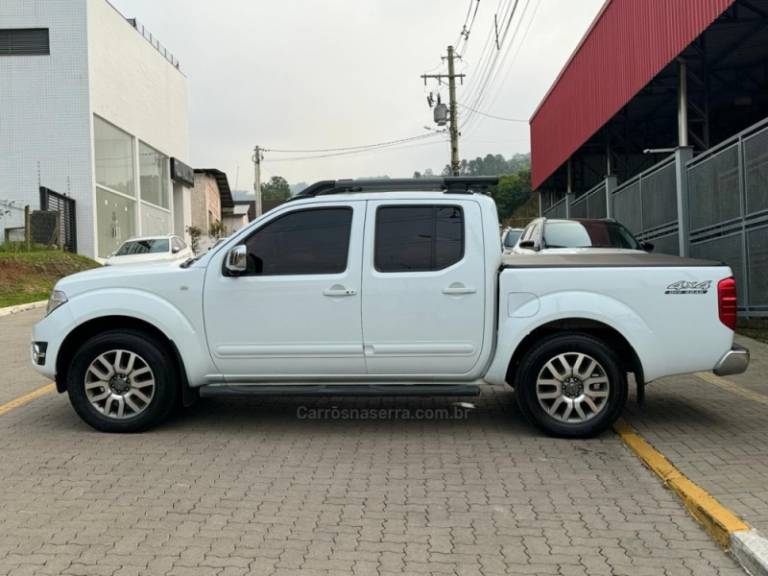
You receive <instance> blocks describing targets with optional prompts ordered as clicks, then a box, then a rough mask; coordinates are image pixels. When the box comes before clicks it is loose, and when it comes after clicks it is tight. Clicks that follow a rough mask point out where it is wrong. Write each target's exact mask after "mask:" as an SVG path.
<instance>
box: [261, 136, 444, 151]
mask: <svg viewBox="0 0 768 576" xmlns="http://www.w3.org/2000/svg"><path fill="white" fill-rule="evenodd" d="M431 136H434V134H418V135H416V136H408V137H407V138H398V139H397V140H386V141H384V142H377V143H375V144H361V145H359V146H344V147H340V148H309V149H304V150H298V149H295V150H290V149H285V148H283V149H278V148H262V149H261V150H262V152H273V153H276V154H314V153H315V152H346V151H353V150H365V149H368V148H378V147H380V146H391V145H393V144H400V143H401V142H410V141H413V140H422V139H424V138H429V137H431Z"/></svg>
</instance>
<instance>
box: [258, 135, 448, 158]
mask: <svg viewBox="0 0 768 576" xmlns="http://www.w3.org/2000/svg"><path fill="white" fill-rule="evenodd" d="M441 134H442V133H441ZM447 142H449V140H438V141H434V142H417V143H412V144H400V145H390V146H382V147H379V148H366V149H362V150H351V151H346V152H332V153H328V154H317V155H312V156H291V157H289V158H274V159H272V158H270V159H269V162H298V161H304V160H319V159H321V158H334V157H339V156H352V155H355V154H365V153H367V152H385V151H390V150H402V149H404V148H418V147H420V146H434V145H435V144H445V143H447Z"/></svg>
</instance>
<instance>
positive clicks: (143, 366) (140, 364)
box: [85, 350, 157, 420]
mask: <svg viewBox="0 0 768 576" xmlns="http://www.w3.org/2000/svg"><path fill="white" fill-rule="evenodd" d="M156 387H157V386H156V384H155V375H154V373H153V372H152V369H151V368H150V367H149V364H147V361H146V360H144V358H142V357H141V356H139V355H138V354H136V353H135V352H132V351H130V350H109V351H108V352H104V353H102V354H99V355H98V356H97V357H96V358H95V359H94V360H93V362H91V364H90V365H89V366H88V369H87V370H86V371H85V394H86V397H87V398H88V401H89V402H90V404H91V406H93V407H94V408H95V409H96V410H98V411H99V412H100V413H101V414H103V415H104V416H107V417H108V418H114V419H116V420H125V419H127V418H133V417H135V416H138V415H139V414H141V413H142V412H144V411H145V410H146V409H147V408H148V407H149V405H150V403H151V402H152V399H153V398H154V397H155V390H156Z"/></svg>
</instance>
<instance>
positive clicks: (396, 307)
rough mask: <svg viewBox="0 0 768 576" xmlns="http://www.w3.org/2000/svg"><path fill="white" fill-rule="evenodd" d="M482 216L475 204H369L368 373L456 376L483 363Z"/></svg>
mask: <svg viewBox="0 0 768 576" xmlns="http://www.w3.org/2000/svg"><path fill="white" fill-rule="evenodd" d="M480 214H481V211H480V206H479V205H478V204H477V202H475V201H472V200H458V201H457V200H452V199H446V200H442V199H440V200H435V201H431V202H426V201H400V200H398V201H397V202H393V201H386V200H377V201H369V202H368V208H367V216H366V230H365V250H364V256H363V271H362V284H363V308H362V309H363V349H364V352H365V359H366V365H367V369H368V374H369V375H374V376H375V375H388V374H399V375H409V374H410V375H413V376H414V377H417V378H418V377H423V376H424V375H430V376H440V375H446V376H452V375H453V376H455V375H460V374H464V373H467V372H469V371H471V369H472V368H473V366H474V365H475V364H476V363H477V361H478V358H479V355H480V352H481V350H482V348H483V329H484V322H485V306H486V302H485V252H484V246H483V233H482V219H481V217H480ZM470 223H472V225H471V226H470V225H469V224H470Z"/></svg>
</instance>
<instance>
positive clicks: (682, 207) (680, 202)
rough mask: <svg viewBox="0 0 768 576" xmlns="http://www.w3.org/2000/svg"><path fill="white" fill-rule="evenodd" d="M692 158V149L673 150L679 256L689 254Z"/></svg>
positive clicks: (688, 147)
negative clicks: (689, 183) (689, 166)
mask: <svg viewBox="0 0 768 576" xmlns="http://www.w3.org/2000/svg"><path fill="white" fill-rule="evenodd" d="M692 158H693V148H691V147H690V146H680V147H679V148H677V149H675V191H676V193H677V236H678V241H679V246H678V250H679V253H680V256H688V255H689V254H690V248H691V244H690V242H689V236H688V232H689V231H688V221H689V219H688V168H687V165H688V161H689V160H691V159H692Z"/></svg>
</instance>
